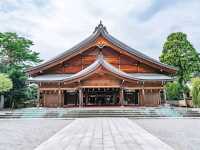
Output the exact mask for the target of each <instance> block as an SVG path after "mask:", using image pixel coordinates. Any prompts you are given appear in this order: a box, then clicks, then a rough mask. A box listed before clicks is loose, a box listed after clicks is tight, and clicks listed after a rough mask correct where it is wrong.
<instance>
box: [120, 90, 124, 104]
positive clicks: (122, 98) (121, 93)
mask: <svg viewBox="0 0 200 150" xmlns="http://www.w3.org/2000/svg"><path fill="white" fill-rule="evenodd" d="M119 98H120V105H121V106H124V89H123V88H120V96H119Z"/></svg>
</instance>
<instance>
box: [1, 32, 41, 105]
mask: <svg viewBox="0 0 200 150" xmlns="http://www.w3.org/2000/svg"><path fill="white" fill-rule="evenodd" d="M32 45H33V42H32V41H31V40H29V39H26V38H24V37H21V36H18V35H17V34H16V33H11V32H5V33H0V72H2V73H6V74H8V76H9V77H10V78H11V80H12V82H13V88H12V90H10V92H9V93H8V94H7V95H6V96H7V99H8V100H9V101H10V102H12V103H13V102H17V101H20V100H22V99H26V90H27V85H26V80H27V76H26V72H25V70H26V69H27V68H28V67H30V66H33V65H35V64H36V63H38V62H40V61H41V60H40V59H39V53H37V52H34V51H33V50H32V49H31V46H32ZM10 102H9V105H10Z"/></svg>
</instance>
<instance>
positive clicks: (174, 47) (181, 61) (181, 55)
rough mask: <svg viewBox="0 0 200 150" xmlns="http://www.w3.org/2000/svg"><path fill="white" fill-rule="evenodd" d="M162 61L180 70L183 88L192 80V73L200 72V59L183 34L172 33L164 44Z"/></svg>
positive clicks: (179, 74)
mask: <svg viewBox="0 0 200 150" xmlns="http://www.w3.org/2000/svg"><path fill="white" fill-rule="evenodd" d="M160 61H161V62H163V63H166V64H168V65H172V66H175V67H177V68H178V71H177V77H178V81H179V83H180V85H181V86H184V84H185V83H186V82H187V81H188V80H190V79H191V75H192V73H194V72H196V71H199V67H200V57H199V55H198V53H197V51H196V50H195V48H194V47H193V46H192V44H191V43H190V42H189V41H188V39H187V35H186V34H185V33H182V32H176V33H172V34H170V35H169V36H168V37H167V41H166V42H165V43H164V46H163V51H162V54H161V56H160Z"/></svg>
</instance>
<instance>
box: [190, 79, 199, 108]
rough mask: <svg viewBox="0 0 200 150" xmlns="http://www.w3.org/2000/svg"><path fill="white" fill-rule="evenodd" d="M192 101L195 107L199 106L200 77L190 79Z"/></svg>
mask: <svg viewBox="0 0 200 150" xmlns="http://www.w3.org/2000/svg"><path fill="white" fill-rule="evenodd" d="M192 102H193V105H194V106H196V107H200V78H193V79H192Z"/></svg>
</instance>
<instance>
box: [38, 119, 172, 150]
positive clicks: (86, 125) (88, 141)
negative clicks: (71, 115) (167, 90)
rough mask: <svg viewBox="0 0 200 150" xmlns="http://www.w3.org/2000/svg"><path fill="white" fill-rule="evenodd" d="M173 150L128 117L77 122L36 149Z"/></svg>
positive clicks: (78, 120)
mask: <svg viewBox="0 0 200 150" xmlns="http://www.w3.org/2000/svg"><path fill="white" fill-rule="evenodd" d="M54 149H56V150H133V149H135V150H172V148H171V147H170V146H168V145H167V144H165V143H164V142H162V141H161V140H159V139H158V138H157V137H155V136H153V135H152V134H150V133H149V132H147V131H146V130H144V129H143V128H141V127H140V126H138V125H137V124H136V123H134V122H132V121H131V120H129V119H127V118H84V119H76V120H75V121H73V122H72V123H71V124H69V125H68V126H66V127H65V128H64V129H62V130H61V131H59V132H58V133H57V134H55V135H54V136H53V137H51V138H50V139H49V140H47V141H46V142H44V143H43V144H41V145H40V146H39V147H38V148H36V150H54Z"/></svg>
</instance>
